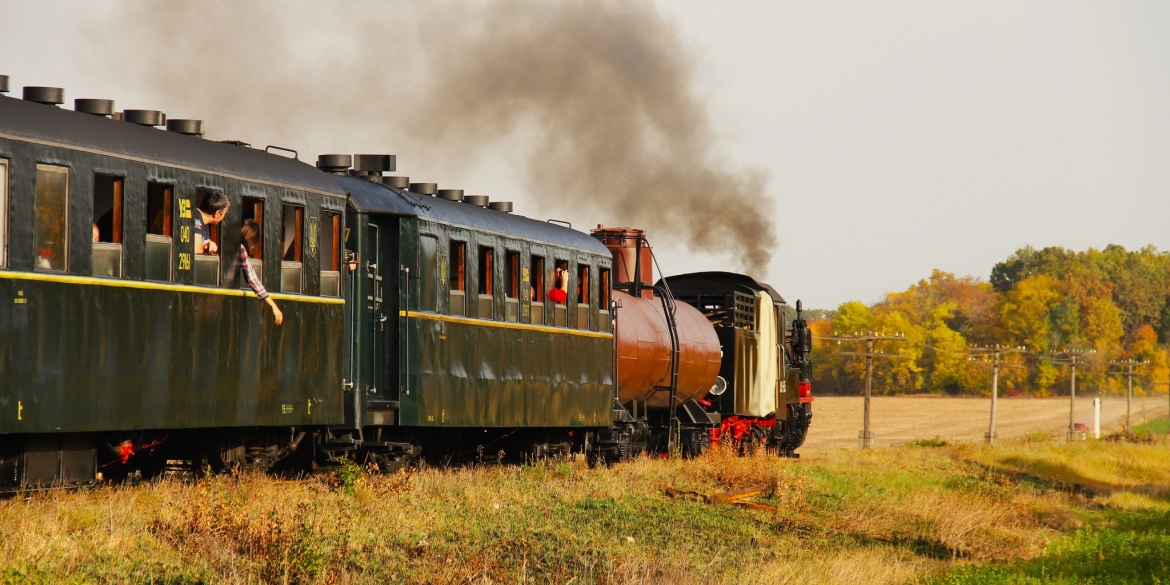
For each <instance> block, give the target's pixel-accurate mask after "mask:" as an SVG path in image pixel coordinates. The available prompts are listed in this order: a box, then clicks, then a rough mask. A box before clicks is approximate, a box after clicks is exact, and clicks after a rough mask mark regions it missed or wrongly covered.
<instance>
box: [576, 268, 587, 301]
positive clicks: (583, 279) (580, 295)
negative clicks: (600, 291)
mask: <svg viewBox="0 0 1170 585" xmlns="http://www.w3.org/2000/svg"><path fill="white" fill-rule="evenodd" d="M577 303H579V304H582V305H588V304H589V267H588V266H582V265H578V266H577Z"/></svg>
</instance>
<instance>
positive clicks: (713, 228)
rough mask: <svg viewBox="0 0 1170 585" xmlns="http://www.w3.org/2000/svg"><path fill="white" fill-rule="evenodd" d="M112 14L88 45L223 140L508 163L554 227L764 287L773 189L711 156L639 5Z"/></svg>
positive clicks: (681, 60)
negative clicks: (707, 261)
mask: <svg viewBox="0 0 1170 585" xmlns="http://www.w3.org/2000/svg"><path fill="white" fill-rule="evenodd" d="M110 14H111V16H112V18H111V19H109V20H108V21H107V22H104V23H102V24H101V25H100V26H98V27H95V28H94V29H93V30H94V31H100V38H99V35H96V34H94V33H93V32H92V31H91V37H90V38H91V39H97V40H95V41H94V42H95V43H96V44H98V45H102V44H103V43H104V44H105V45H107V46H109V45H110V44H113V45H114V47H113V48H114V49H115V50H114V51H113V54H114V55H116V56H117V57H118V58H119V59H121V61H120V63H122V65H117V66H111V67H113V68H114V69H118V68H119V67H121V68H122V69H119V71H123V70H124V69H125V66H126V65H125V64H132V67H133V69H132V71H131V73H132V75H133V76H134V78H135V80H136V82H137V83H138V84H140V85H141V86H144V87H146V88H149V89H148V91H149V93H151V94H152V95H153V96H154V97H156V98H157V99H159V100H161V101H163V102H165V103H166V104H167V108H168V109H171V110H175V109H179V110H182V111H180V112H176V113H175V114H174V115H175V116H180V115H181V116H183V117H200V118H205V119H208V120H209V121H210V123H209V124H210V125H209V131H211V132H213V133H215V134H217V135H221V136H222V135H224V133H225V132H228V130H230V132H228V133H229V134H230V133H232V132H234V133H236V134H240V135H243V136H259V137H264V138H265V139H268V140H270V141H271V142H272V143H274V144H281V143H284V144H299V143H302V142H303V141H305V140H306V136H310V137H312V140H313V141H314V144H312V146H315V147H317V149H318V150H319V151H325V150H327V149H328V148H332V149H334V150H338V151H340V152H347V151H348V150H347V149H346V146H347V145H348V144H351V142H350V141H348V140H343V138H350V139H351V140H356V139H358V138H360V139H362V140H367V141H368V140H370V139H373V138H376V139H377V142H378V143H382V144H395V145H398V147H397V148H396V150H397V151H398V153H399V154H400V156H402V155H406V156H402V158H403V159H404V160H406V161H408V160H409V157H410V156H414V157H424V158H425V159H427V160H426V163H427V166H428V167H431V168H434V167H435V166H436V165H437V164H446V165H468V164H474V162H475V161H476V160H478V159H480V158H482V157H483V156H485V155H487V154H490V153H497V152H509V153H514V156H515V157H518V159H519V160H520V161H522V164H521V165H520V169H521V172H522V174H523V177H522V178H523V183H524V185H525V186H526V188H527V190H528V191H529V192H530V194H531V195H532V196H533V197H534V198H535V199H537V200H539V201H540V202H541V204H542V205H544V206H546V207H548V208H549V209H551V210H560V211H564V212H568V213H572V214H574V215H575V216H576V217H581V216H585V217H590V218H594V217H596V218H598V219H603V218H607V219H608V220H610V221H616V222H619V223H620V224H622V225H631V226H637V227H644V228H646V229H648V230H650V235H651V237H652V240H651V241H652V243H653V242H657V243H659V244H664V243H667V242H668V241H670V242H681V243H685V244H686V246H687V247H689V248H690V249H692V250H697V251H704V252H713V253H717V254H720V255H724V256H726V257H728V258H729V259H730V260H732V261H733V262H734V263H736V264H738V265H739V266H740V267H741V268H743V269H745V270H747V271H750V272H752V273H753V274H756V275H761V276H762V275H763V274H764V273H765V272H766V270H767V265H768V262H769V260H770V258H771V253H772V249H773V247H774V246H775V244H776V233H775V226H774V223H773V221H772V218H771V217H770V213H771V209H772V204H771V200H770V199H769V198H768V196H767V194H766V192H765V184H766V177H765V175H764V173H763V172H761V171H760V170H755V169H747V170H745V169H737V168H733V167H732V166H730V165H728V164H727V162H726V161H724V160H722V159H721V158H720V157H719V156H717V153H715V152H713V150H714V149H713V145H714V139H715V138H714V133H713V131H712V127H711V120H710V117H709V114H708V112H707V108H706V105H705V104H704V103H703V102H702V101H701V100H700V99H698V98H697V97H696V96H695V93H694V88H693V85H694V81H695V75H696V67H695V56H694V54H693V53H692V50H691V49H690V47H689V46H688V43H687V42H686V41H685V40H684V39H683V38H682V37H681V36H680V32H679V31H678V29H677V28H676V26H674V25H673V24H672V23H671V22H670V21H669V20H668V19H667V18H666V17H664V16H663V15H662V14H660V13H659V12H658V11H657V10H656V8H655V7H654V6H653V5H651V4H650V3H648V2H631V1H625V2H622V1H616V0H591V1H584V0H566V1H557V2H553V1H548V2H546V1H542V0H487V1H484V2H470V1H468V2H458V1H456V2H445V3H441V4H425V5H422V4H418V5H416V4H407V3H389V4H387V3H377V2H314V3H306V4H303V5H302V4H293V3H289V2H271V1H266V2H256V1H250V2H235V1H227V0H205V1H200V2H183V3H179V2H165V3H164V2H147V1H144V0H130V1H129V2H128V3H127V4H126V5H125V6H123V7H122V8H120V9H118V10H114V11H111V13H110ZM338 32H340V36H339V35H338ZM306 47H318V48H317V49H315V50H309V51H307V50H306ZM120 105H121V104H120ZM130 107H135V106H130ZM223 137H226V136H223ZM282 141H283V142H282Z"/></svg>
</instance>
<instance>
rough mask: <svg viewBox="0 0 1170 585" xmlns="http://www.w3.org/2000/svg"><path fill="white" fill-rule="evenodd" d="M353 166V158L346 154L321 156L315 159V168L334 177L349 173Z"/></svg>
mask: <svg viewBox="0 0 1170 585" xmlns="http://www.w3.org/2000/svg"><path fill="white" fill-rule="evenodd" d="M351 166H353V157H352V156H350V155H348V154H322V155H319V156H318V157H317V168H319V169H321V170H323V171H325V172H326V173H333V174H334V175H345V174H348V173H349V167H351Z"/></svg>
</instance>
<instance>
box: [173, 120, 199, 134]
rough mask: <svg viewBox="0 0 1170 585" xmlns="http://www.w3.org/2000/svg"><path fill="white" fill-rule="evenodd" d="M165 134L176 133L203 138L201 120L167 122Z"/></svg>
mask: <svg viewBox="0 0 1170 585" xmlns="http://www.w3.org/2000/svg"><path fill="white" fill-rule="evenodd" d="M167 132H177V133H179V134H186V135H187V136H194V137H196V138H203V120H184V119H175V120H167Z"/></svg>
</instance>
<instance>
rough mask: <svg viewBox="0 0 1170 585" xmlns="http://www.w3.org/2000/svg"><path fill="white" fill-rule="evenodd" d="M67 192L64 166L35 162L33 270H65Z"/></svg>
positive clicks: (67, 172)
mask: <svg viewBox="0 0 1170 585" xmlns="http://www.w3.org/2000/svg"><path fill="white" fill-rule="evenodd" d="M68 194H69V169H68V168H67V167H58V166H53V165H37V191H36V203H35V206H36V226H35V230H34V232H33V242H34V244H35V245H34V248H35V249H36V251H37V260H36V269H37V270H54V271H64V270H65V265H66V256H67V254H68V246H67V245H66V243H67V242H68V238H69V227H68V224H67V222H66V216H67V214H66V209H67V208H68V201H69V197H68Z"/></svg>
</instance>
